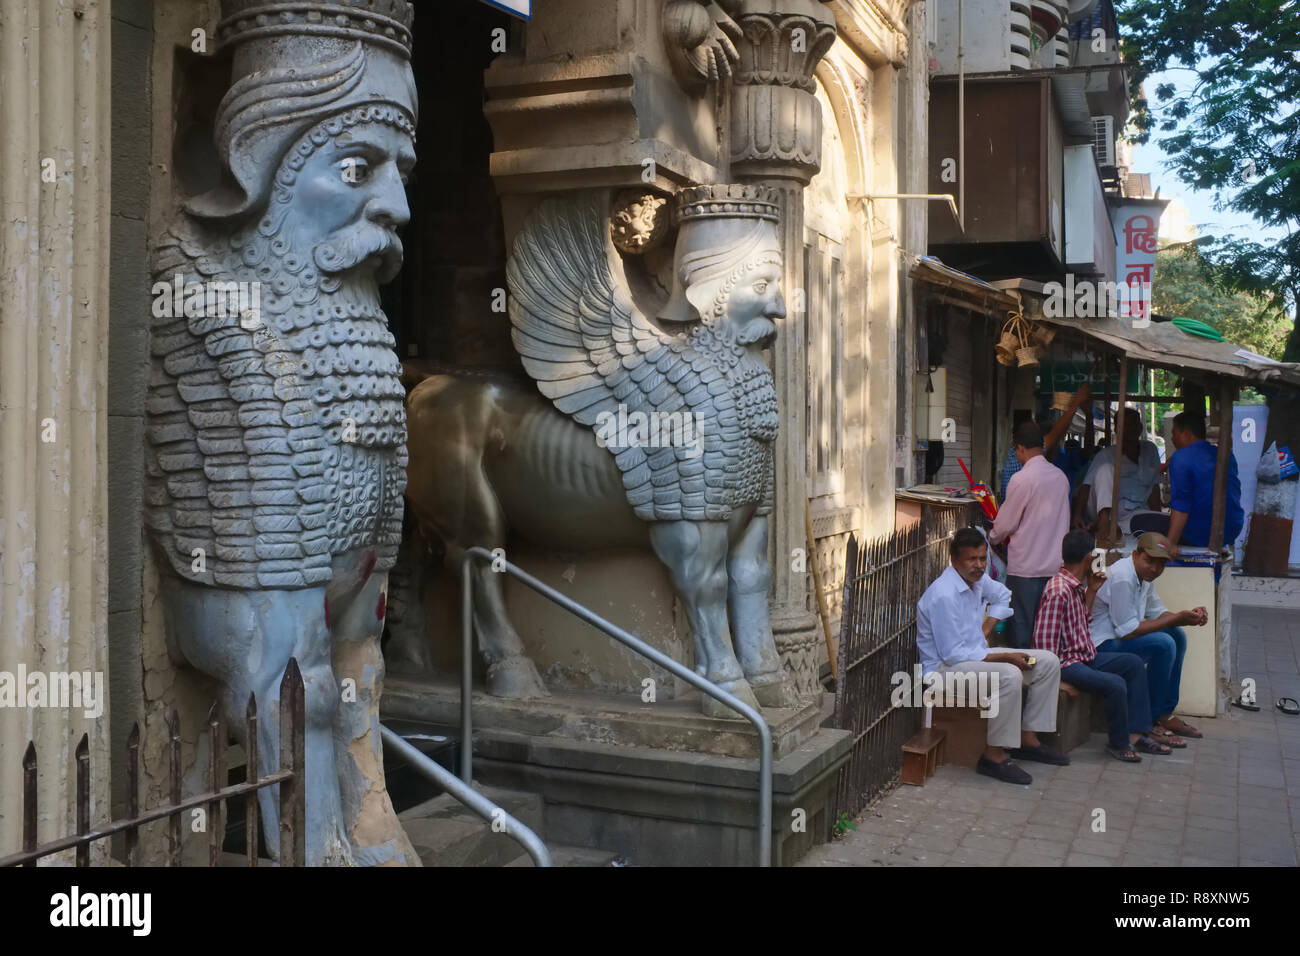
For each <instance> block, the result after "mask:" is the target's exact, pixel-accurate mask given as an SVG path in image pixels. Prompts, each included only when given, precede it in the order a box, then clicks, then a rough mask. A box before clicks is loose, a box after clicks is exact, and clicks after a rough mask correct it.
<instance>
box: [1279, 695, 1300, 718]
mask: <svg viewBox="0 0 1300 956" xmlns="http://www.w3.org/2000/svg"><path fill="white" fill-rule="evenodd" d="M1287 701H1290V702H1291V706H1290V707H1288V706H1287ZM1277 709H1278V710H1280V711H1282V713H1284V714H1286V715H1287V716H1288V717H1295V716H1296V715H1297V714H1300V703H1297V702H1296V699H1295V698H1294V697H1282V698H1280V699H1279V700H1278V702H1277Z"/></svg>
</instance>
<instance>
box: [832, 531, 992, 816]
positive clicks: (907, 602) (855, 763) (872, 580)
mask: <svg viewBox="0 0 1300 956" xmlns="http://www.w3.org/2000/svg"><path fill="white" fill-rule="evenodd" d="M971 515H972V512H971V511H970V510H968V509H963V508H943V509H938V510H932V509H931V508H930V507H928V506H927V507H926V508H925V509H924V511H923V512H922V516H921V520H920V522H918V523H917V524H915V525H913V526H912V527H910V528H907V529H906V530H904V531H896V532H894V533H893V534H890V535H885V536H882V537H880V538H877V539H876V540H874V541H870V542H867V543H866V544H863V545H859V544H858V540H857V537H856V536H850V537H849V543H848V552H847V554H846V555H845V561H844V568H845V575H844V609H843V615H842V617H841V619H840V640H839V669H838V674H839V679H838V681H837V682H836V691H835V717H834V726H835V727H837V728H840V729H844V730H851V731H853V748H852V750H851V751H850V754H849V759H848V762H847V763H845V764H844V766H843V767H841V768H840V773H839V780H838V781H837V784H836V795H835V811H834V818H835V819H836V820H838V819H840V815H841V814H842V813H847V814H848V815H849V817H853V816H856V815H857V813H858V812H859V811H860V810H861V809H862V808H863V807H864V806H866V805H867V804H868V803H870V802H871V801H872V800H874V799H875V798H876V797H877V796H879V795H880V794H881V793H882V792H883V791H884V790H885V789H886V788H888V787H889V786H890V785H891V784H892V783H893V782H894V781H895V780H896V779H897V778H898V772H899V770H900V769H901V767H902V760H903V750H902V748H903V744H904V743H905V742H906V741H907V739H908V738H909V737H911V736H912V734H914V733H916V731H917V730H918V729H920V727H921V722H922V711H921V710H920V708H914V707H893V706H891V705H890V696H891V692H892V690H893V682H892V680H891V679H892V677H893V675H894V674H896V673H899V672H902V673H910V672H911V670H912V666H913V665H914V664H915V663H916V602H917V601H919V600H920V598H921V595H922V594H924V593H925V589H926V588H927V587H929V586H930V583H931V582H932V581H933V580H934V579H935V578H937V577H938V576H939V575H940V574H941V573H943V569H944V567H945V566H946V565H947V564H948V540H949V539H950V538H951V537H952V536H953V535H954V534H956V533H957V529H958V528H962V527H965V526H967V525H969V524H970V523H971V521H970V519H971Z"/></svg>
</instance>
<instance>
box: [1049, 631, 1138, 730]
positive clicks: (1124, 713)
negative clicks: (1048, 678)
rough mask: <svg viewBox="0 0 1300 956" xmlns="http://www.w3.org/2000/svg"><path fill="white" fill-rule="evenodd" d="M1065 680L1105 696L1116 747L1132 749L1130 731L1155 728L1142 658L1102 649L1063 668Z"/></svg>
mask: <svg viewBox="0 0 1300 956" xmlns="http://www.w3.org/2000/svg"><path fill="white" fill-rule="evenodd" d="M1107 643H1109V642H1107ZM1061 680H1062V681H1064V682H1065V683H1067V684H1073V685H1074V686H1075V687H1077V688H1079V690H1081V691H1083V692H1084V693H1087V694H1097V695H1098V696H1100V697H1101V698H1102V701H1103V703H1104V704H1105V706H1106V727H1107V728H1108V729H1109V733H1110V745H1111V746H1112V747H1116V748H1118V749H1120V750H1128V749H1129V743H1128V735H1129V734H1137V733H1142V732H1144V731H1147V730H1150V729H1151V716H1150V714H1151V698H1150V696H1149V695H1148V693H1147V673H1146V668H1145V666H1144V665H1143V664H1142V658H1140V657H1138V656H1137V655H1136V654H1126V653H1111V652H1109V651H1098V652H1097V656H1096V657H1095V658H1093V660H1092V661H1090V662H1089V663H1087V664H1082V663H1074V664H1071V665H1070V666H1069V667H1062V668H1061Z"/></svg>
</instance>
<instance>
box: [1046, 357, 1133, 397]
mask: <svg viewBox="0 0 1300 956" xmlns="http://www.w3.org/2000/svg"><path fill="white" fill-rule="evenodd" d="M1107 364H1109V365H1110V369H1109V372H1110V374H1109V376H1105V375H1101V374H1100V373H1099V372H1098V371H1095V370H1094V369H1093V365H1092V363H1091V362H1044V363H1043V364H1042V365H1041V366H1039V369H1038V391H1039V393H1040V394H1044V393H1051V392H1071V393H1073V392H1077V391H1078V390H1079V386H1080V385H1082V384H1083V383H1084V382H1087V383H1088V386H1089V387H1090V388H1091V389H1092V394H1093V395H1094V396H1097V395H1104V394H1105V393H1106V379H1107V378H1109V379H1110V393H1111V394H1112V395H1118V394H1119V369H1118V368H1116V367H1115V365H1113V364H1111V363H1107ZM1141 391H1142V384H1141V374H1140V371H1139V368H1138V365H1137V363H1136V362H1131V363H1129V369H1128V393H1129V394H1130V395H1138V394H1140V393H1141Z"/></svg>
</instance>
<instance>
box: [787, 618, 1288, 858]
mask: <svg viewBox="0 0 1300 956" xmlns="http://www.w3.org/2000/svg"><path fill="white" fill-rule="evenodd" d="M1233 626H1234V634H1235V640H1236V645H1237V655H1236V656H1237V662H1236V677H1237V680H1238V681H1240V680H1241V679H1242V678H1244V677H1252V678H1254V680H1255V682H1256V687H1257V696H1258V702H1259V704H1260V706H1261V710H1260V711H1259V712H1258V713H1248V712H1246V711H1242V710H1237V709H1229V712H1228V714H1226V715H1225V716H1222V717H1219V718H1215V719H1206V718H1197V719H1195V720H1193V721H1192V723H1194V724H1195V725H1196V726H1197V727H1199V728H1200V730H1201V732H1202V733H1204V734H1205V735H1206V736H1205V739H1203V740H1199V741H1189V742H1188V745H1187V749H1186V750H1181V751H1174V753H1173V754H1171V755H1170V756H1168V757H1157V756H1147V755H1143V760H1142V763H1140V764H1124V763H1120V762H1119V761H1116V760H1114V759H1113V758H1111V757H1109V756H1108V755H1107V754H1106V753H1105V751H1104V747H1105V743H1106V738H1105V735H1104V734H1093V735H1092V737H1091V739H1090V740H1089V742H1088V743H1086V744H1084V745H1082V746H1080V747H1078V748H1076V749H1075V750H1073V751H1071V752H1070V758H1071V761H1072V763H1071V764H1070V766H1068V767H1053V766H1049V765H1045V764H1036V763H1029V762H1024V763H1022V766H1023V767H1024V768H1025V769H1026V770H1027V771H1028V772H1029V773H1030V774H1031V775H1032V776H1033V778H1034V779H1033V783H1031V784H1029V785H1028V786H1024V787H1017V786H1012V785H1010V784H1006V783H1001V782H999V781H996V780H991V779H989V778H988V777H982V776H979V775H978V774H976V773H975V772H974V771H973V770H969V769H967V768H964V767H954V766H946V767H942V768H940V769H939V771H938V772H937V773H936V774H935V776H933V777H931V778H930V780H928V781H927V782H926V784H925V786H924V787H909V786H900V787H897V788H896V789H894V790H892V791H891V792H889V793H887V794H886V795H885V796H884V797H883V798H881V799H880V800H878V801H877V802H876V803H875V805H873V806H872V807H869V808H868V809H867V810H866V811H864V813H863V814H862V815H861V816H860V817H859V818H858V819H857V820H856V821H854V822H855V824H856V826H857V829H856V830H850V831H848V832H847V833H845V834H844V835H843V836H842V837H840V838H837V839H836V840H834V841H833V842H831V843H828V844H826V845H824V846H820V847H817V848H815V849H814V850H813V851H812V852H810V853H809V854H808V855H807V856H806V857H804V859H803V860H801V861H800V863H799V865H800V866H1295V865H1297V851H1300V717H1288V716H1286V715H1284V714H1282V713H1279V712H1278V711H1277V710H1276V709H1274V707H1273V702H1274V700H1275V699H1276V698H1278V697H1282V696H1287V697H1293V698H1296V699H1297V700H1300V667H1298V666H1297V662H1298V661H1300V615H1297V612H1296V611H1294V610H1291V609H1286V608H1258V607H1249V608H1238V609H1237V610H1236V611H1235V612H1234V615H1233ZM1098 811H1101V812H1100V813H1099V812H1098ZM1103 824H1104V829H1102V828H1101V827H1102V826H1103Z"/></svg>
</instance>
